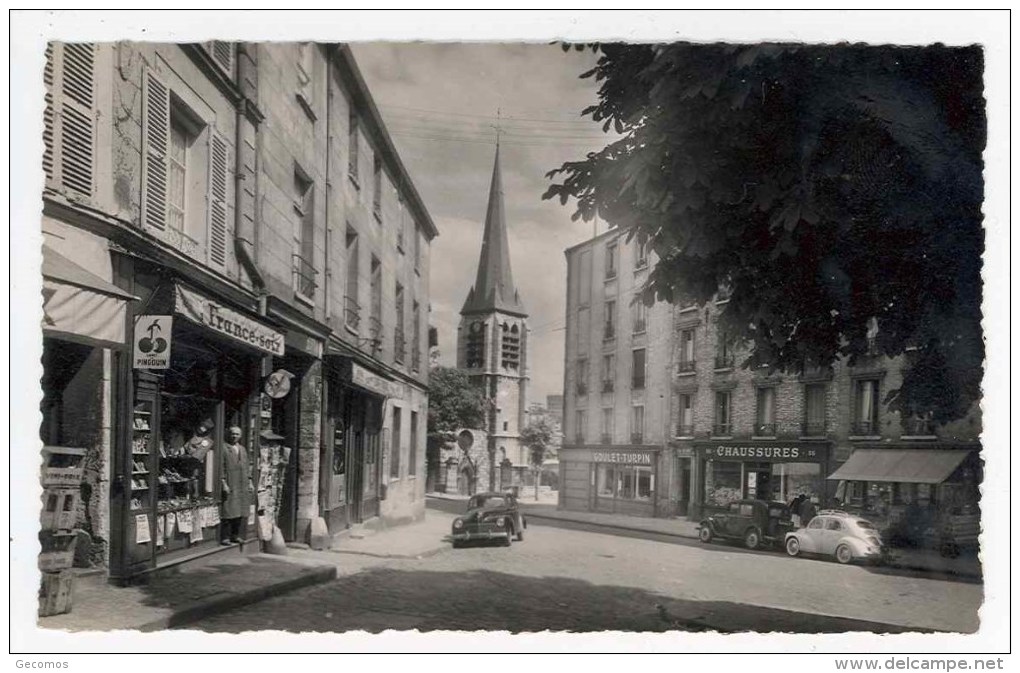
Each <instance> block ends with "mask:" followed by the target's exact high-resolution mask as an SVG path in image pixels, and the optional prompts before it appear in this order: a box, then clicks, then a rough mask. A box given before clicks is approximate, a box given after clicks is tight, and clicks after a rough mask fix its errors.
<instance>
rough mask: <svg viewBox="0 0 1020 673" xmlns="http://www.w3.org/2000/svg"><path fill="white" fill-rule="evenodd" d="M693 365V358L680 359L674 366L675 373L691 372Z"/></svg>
mask: <svg viewBox="0 0 1020 673" xmlns="http://www.w3.org/2000/svg"><path fill="white" fill-rule="evenodd" d="M694 365H695V362H694V360H681V361H680V362H679V363H678V364H677V366H676V369H677V373H678V374H690V373H691V372H693V371H694Z"/></svg>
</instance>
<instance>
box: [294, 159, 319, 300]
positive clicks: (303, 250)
mask: <svg viewBox="0 0 1020 673" xmlns="http://www.w3.org/2000/svg"><path fill="white" fill-rule="evenodd" d="M294 191H295V198H294V211H295V212H296V213H297V215H298V218H299V222H298V225H297V230H296V231H295V239H296V243H297V249H298V251H297V252H296V253H294V289H295V290H296V291H297V293H298V296H300V297H304V298H305V299H312V298H314V297H315V287H316V282H315V276H316V274H317V273H318V272H317V271H316V270H315V265H314V264H313V260H314V259H315V185H314V184H313V183H312V181H311V179H310V178H309V177H308V176H307V175H305V174H304V172H302V171H300V170H297V171H295V172H294Z"/></svg>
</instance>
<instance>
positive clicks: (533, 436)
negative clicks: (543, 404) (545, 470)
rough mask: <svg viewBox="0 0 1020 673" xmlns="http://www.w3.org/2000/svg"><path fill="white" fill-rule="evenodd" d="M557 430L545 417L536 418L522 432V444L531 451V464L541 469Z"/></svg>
mask: <svg viewBox="0 0 1020 673" xmlns="http://www.w3.org/2000/svg"><path fill="white" fill-rule="evenodd" d="M554 433H555V428H554V427H553V426H552V424H551V423H550V422H549V420H548V419H546V418H545V417H544V416H539V417H537V418H534V419H533V420H532V421H531V423H529V424H528V425H527V426H526V427H525V428H524V429H523V430H521V442H522V443H523V444H524V445H525V446H526V447H528V449H530V452H531V464H532V465H534V466H535V467H540V466H541V465H542V461H544V460H545V459H546V454H547V452H548V450H549V445H550V444H551V443H552V439H553V434H554Z"/></svg>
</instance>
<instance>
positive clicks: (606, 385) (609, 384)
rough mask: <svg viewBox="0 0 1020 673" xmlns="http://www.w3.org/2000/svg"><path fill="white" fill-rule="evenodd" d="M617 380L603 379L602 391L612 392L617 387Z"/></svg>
mask: <svg viewBox="0 0 1020 673" xmlns="http://www.w3.org/2000/svg"><path fill="white" fill-rule="evenodd" d="M615 385H616V382H615V381H613V379H605V380H603V381H602V392H604V393H611V392H613V388H614V387H615Z"/></svg>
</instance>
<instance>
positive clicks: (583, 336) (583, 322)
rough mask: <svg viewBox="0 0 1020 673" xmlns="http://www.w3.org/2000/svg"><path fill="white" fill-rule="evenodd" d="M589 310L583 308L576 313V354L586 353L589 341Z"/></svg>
mask: <svg viewBox="0 0 1020 673" xmlns="http://www.w3.org/2000/svg"><path fill="white" fill-rule="evenodd" d="M591 336H592V335H591V308H589V307H587V306H585V307H582V308H580V309H578V311H577V352H578V353H587V352H588V342H589V341H591Z"/></svg>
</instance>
